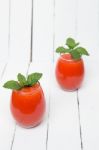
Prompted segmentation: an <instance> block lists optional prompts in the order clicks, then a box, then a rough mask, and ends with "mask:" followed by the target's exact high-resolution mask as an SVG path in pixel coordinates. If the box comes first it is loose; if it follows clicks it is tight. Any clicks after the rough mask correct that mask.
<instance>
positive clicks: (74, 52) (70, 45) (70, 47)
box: [56, 38, 89, 59]
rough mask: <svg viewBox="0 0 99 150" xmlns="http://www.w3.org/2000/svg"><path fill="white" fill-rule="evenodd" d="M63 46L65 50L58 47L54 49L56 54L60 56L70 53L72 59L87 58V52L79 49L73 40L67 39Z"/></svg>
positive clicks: (81, 48)
mask: <svg viewBox="0 0 99 150" xmlns="http://www.w3.org/2000/svg"><path fill="white" fill-rule="evenodd" d="M65 45H66V46H67V48H65V47H61V46H60V47H58V48H57V49H56V52H57V53H60V54H61V53H70V54H71V56H72V58H73V59H80V58H81V57H82V55H86V56H89V53H88V52H87V50H86V49H85V48H83V47H80V46H79V43H78V42H76V41H75V40H74V39H73V38H67V40H66V44H65ZM78 46H79V47H78Z"/></svg>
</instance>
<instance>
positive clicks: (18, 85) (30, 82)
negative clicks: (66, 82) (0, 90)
mask: <svg viewBox="0 0 99 150" xmlns="http://www.w3.org/2000/svg"><path fill="white" fill-rule="evenodd" d="M41 77H42V73H37V72H36V73H32V74H29V75H28V76H27V78H26V77H25V76H24V75H22V74H21V73H19V74H18V75H17V79H18V81H14V80H10V81H7V82H6V83H5V84H4V85H3V87H4V88H7V89H11V90H20V89H22V88H23V87H30V86H34V85H35V84H36V83H37V82H39V80H40V78H41Z"/></svg>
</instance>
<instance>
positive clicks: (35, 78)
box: [27, 73, 42, 86]
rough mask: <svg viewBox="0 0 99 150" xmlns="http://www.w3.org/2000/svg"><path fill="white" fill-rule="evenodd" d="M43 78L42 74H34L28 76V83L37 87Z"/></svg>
mask: <svg viewBox="0 0 99 150" xmlns="http://www.w3.org/2000/svg"><path fill="white" fill-rule="evenodd" d="M41 77H42V73H32V74H30V75H28V78H27V83H28V85H29V86H32V85H35V84H36V83H37V82H38V81H39V80H40V78H41Z"/></svg>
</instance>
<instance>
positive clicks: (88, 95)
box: [77, 0, 99, 150]
mask: <svg viewBox="0 0 99 150" xmlns="http://www.w3.org/2000/svg"><path fill="white" fill-rule="evenodd" d="M98 6H99V1H98V0H91V1H90V0H87V1H86V0H83V1H81V0H79V5H78V27H77V38H78V39H79V41H81V44H82V45H85V47H86V48H87V49H88V50H89V53H90V57H89V58H84V61H85V80H84V83H83V86H82V88H81V89H80V90H79V93H78V97H79V106H80V117H81V119H80V120H81V128H82V142H83V147H84V150H92V149H95V150H98V149H99V144H98V138H99V132H98V130H99V129H98V126H99V119H98V113H99V109H98V105H99V102H98V99H99V94H98V93H99V92H98V78H99V71H98V70H97V67H96V66H97V64H98V63H99V58H98V55H99V41H98V39H99V7H98Z"/></svg>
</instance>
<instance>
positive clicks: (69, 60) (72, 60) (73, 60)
mask: <svg viewBox="0 0 99 150" xmlns="http://www.w3.org/2000/svg"><path fill="white" fill-rule="evenodd" d="M66 54H69V53H66ZM62 55H64V53H61V54H60V58H61V59H62V60H64V61H68V62H78V61H80V60H81V59H82V58H79V59H65V58H63V57H62Z"/></svg>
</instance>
